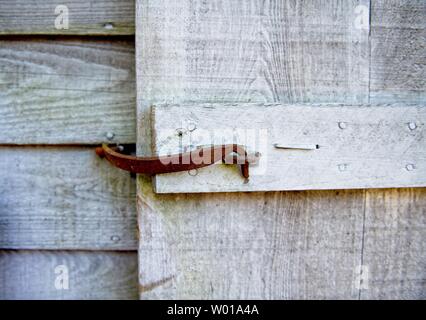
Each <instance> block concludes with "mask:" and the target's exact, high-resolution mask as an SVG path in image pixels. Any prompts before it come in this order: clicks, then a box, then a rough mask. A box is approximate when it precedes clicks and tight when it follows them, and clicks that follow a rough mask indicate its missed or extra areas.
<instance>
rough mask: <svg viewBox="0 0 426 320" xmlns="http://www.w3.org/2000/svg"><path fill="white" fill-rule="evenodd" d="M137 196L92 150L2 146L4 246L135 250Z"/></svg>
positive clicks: (0, 230)
mask: <svg viewBox="0 0 426 320" xmlns="http://www.w3.org/2000/svg"><path fill="white" fill-rule="evenodd" d="M135 196H136V191H135V180H134V179H132V178H131V177H130V176H129V174H128V173H127V172H124V171H121V170H118V169H116V168H113V167H111V166H110V165H109V164H108V163H107V162H106V161H104V160H102V159H99V158H98V157H97V156H96V154H95V152H94V150H93V148H90V147H88V148H75V147H62V148H54V147H41V148H36V147H0V248H13V249H85V250H97V249H101V250H134V249H136V248H137V230H136V229H137V224H136V214H135V211H136V205H135Z"/></svg>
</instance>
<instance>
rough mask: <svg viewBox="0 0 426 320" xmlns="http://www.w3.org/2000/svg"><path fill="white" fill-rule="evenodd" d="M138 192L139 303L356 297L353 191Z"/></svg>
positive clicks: (357, 208)
mask: <svg viewBox="0 0 426 320" xmlns="http://www.w3.org/2000/svg"><path fill="white" fill-rule="evenodd" d="M142 179H143V178H142V177H141V178H140V180H139V182H140V184H139V186H140V187H141V189H140V190H139V195H140V197H141V195H142V197H143V198H142V199H141V200H140V201H139V218H140V222H139V225H140V230H141V241H140V247H139V257H140V258H139V274H140V278H139V281H140V282H141V285H140V293H141V298H142V299H158V298H162V299H164V298H170V299H333V298H334V299H356V298H358V288H357V287H356V282H355V280H356V279H357V278H356V276H355V271H356V268H357V266H358V265H359V264H360V257H361V239H362V222H363V215H362V212H363V209H364V203H363V192H361V191H340V192H339V191H309V192H289V193H284V192H280V193H278V192H274V193H272V192H269V193H259V192H257V193H240V194H238V195H236V194H231V193H220V194H198V195H194V194H182V195H179V196H173V195H154V194H153V193H152V190H151V188H150V186H149V185H147V184H146V182H145V183H142V181H141V180H142Z"/></svg>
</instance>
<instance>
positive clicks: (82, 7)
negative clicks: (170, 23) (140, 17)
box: [0, 0, 135, 35]
mask: <svg viewBox="0 0 426 320" xmlns="http://www.w3.org/2000/svg"><path fill="white" fill-rule="evenodd" d="M64 5H65V6H66V7H67V8H68V21H69V22H68V28H67V29H64V28H62V27H59V28H57V27H56V26H57V25H58V24H57V25H55V20H56V19H57V17H58V16H59V15H60V14H61V12H63V11H56V12H55V10H56V8H57V7H58V6H64ZM134 12H135V1H134V0H67V1H61V0H13V1H10V0H0V35H8V34H62V35H69V34H71V35H131V34H134V32H135V18H134ZM60 18H61V17H60Z"/></svg>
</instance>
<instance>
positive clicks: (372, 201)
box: [361, 188, 426, 299]
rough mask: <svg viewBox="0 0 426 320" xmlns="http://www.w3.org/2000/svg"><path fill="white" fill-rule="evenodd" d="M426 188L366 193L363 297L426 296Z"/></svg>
mask: <svg viewBox="0 0 426 320" xmlns="http://www.w3.org/2000/svg"><path fill="white" fill-rule="evenodd" d="M425 234H426V189H424V188H423V189H392V190H371V191H368V192H367V200H366V220H365V235H364V249H363V265H364V266H365V268H366V269H365V271H366V272H367V275H366V278H365V280H366V282H367V283H366V284H367V286H366V287H364V289H363V290H362V291H361V298H362V299H426V272H425V271H426V241H425Z"/></svg>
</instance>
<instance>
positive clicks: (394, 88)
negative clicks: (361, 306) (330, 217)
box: [360, 0, 426, 299]
mask: <svg viewBox="0 0 426 320" xmlns="http://www.w3.org/2000/svg"><path fill="white" fill-rule="evenodd" d="M425 22H426V3H425V2H424V1H422V0H390V1H389V0H374V1H372V6H371V92H370V100H371V102H372V103H394V102H405V103H407V104H415V103H422V104H424V103H425V101H426V95H425V92H426V82H425V79H426V73H425V72H426V68H425V65H426V58H425V57H426V55H425V46H424V44H425V42H426V39H425V35H426V33H425V27H426V23H425ZM425 191H426V189H424V188H423V189H400V190H398V189H388V190H367V191H366V213H365V230H364V248H363V257H362V261H363V262H362V264H363V266H364V267H365V270H364V271H365V272H366V278H365V281H366V283H367V286H365V287H363V289H362V290H361V291H360V298H362V299H425V297H426V281H425V278H426V257H425V252H426V250H425V243H426V228H425V225H426V223H425V209H424V208H425V201H426V193H425Z"/></svg>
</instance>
